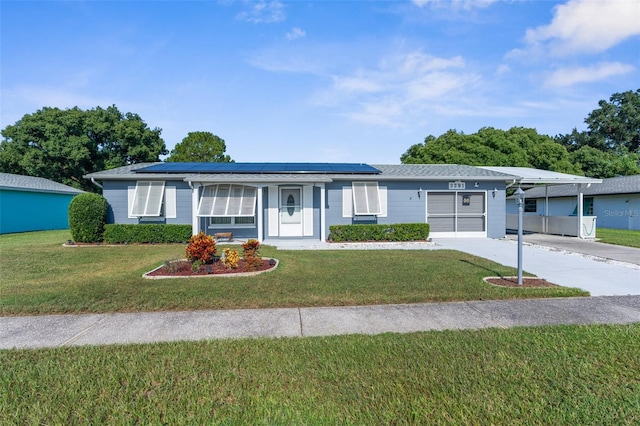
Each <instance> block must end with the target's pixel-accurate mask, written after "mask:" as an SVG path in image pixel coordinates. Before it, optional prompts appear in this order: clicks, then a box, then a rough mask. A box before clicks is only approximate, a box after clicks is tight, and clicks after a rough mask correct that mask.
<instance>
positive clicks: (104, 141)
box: [0, 105, 167, 191]
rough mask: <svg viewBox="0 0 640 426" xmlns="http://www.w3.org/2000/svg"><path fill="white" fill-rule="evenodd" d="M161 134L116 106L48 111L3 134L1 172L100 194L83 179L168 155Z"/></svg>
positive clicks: (30, 117)
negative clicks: (43, 179) (100, 172)
mask: <svg viewBox="0 0 640 426" xmlns="http://www.w3.org/2000/svg"><path fill="white" fill-rule="evenodd" d="M161 132H162V131H161V130H160V129H159V128H155V129H149V128H148V127H147V125H146V123H145V122H144V121H142V119H141V118H140V116H139V115H137V114H133V113H126V114H122V113H121V112H120V111H118V108H116V106H115V105H113V106H110V107H108V108H106V109H102V108H100V107H97V108H95V109H91V110H87V111H84V110H81V109H79V108H77V107H75V108H71V109H66V110H61V109H58V108H47V107H45V108H43V109H41V110H38V111H36V112H35V113H33V114H26V115H25V116H23V117H22V118H21V119H20V120H18V121H17V122H16V123H15V124H13V125H9V126H7V127H6V128H5V129H3V130H2V137H3V140H2V142H1V143H0V171H1V172H5V173H15V174H22V175H28V176H37V177H44V178H47V179H51V180H53V181H56V182H60V183H63V184H65V185H70V186H73V187H75V188H80V189H83V190H85V191H95V190H96V187H95V186H94V185H92V184H91V182H90V181H88V180H86V179H84V178H83V177H82V176H83V175H85V174H87V173H92V172H96V171H100V170H105V169H111V168H115V167H119V166H126V165H129V164H134V163H140V162H148V161H159V157H160V155H164V154H167V149H166V147H165V144H164V141H163V140H162V139H161V138H160V133H161Z"/></svg>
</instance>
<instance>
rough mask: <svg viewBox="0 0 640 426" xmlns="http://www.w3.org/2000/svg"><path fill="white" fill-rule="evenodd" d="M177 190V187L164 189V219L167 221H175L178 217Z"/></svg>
mask: <svg viewBox="0 0 640 426" xmlns="http://www.w3.org/2000/svg"><path fill="white" fill-rule="evenodd" d="M176 199H177V189H176V187H175V186H167V187H165V188H164V217H165V218H166V219H175V218H177V217H178V206H177V202H176Z"/></svg>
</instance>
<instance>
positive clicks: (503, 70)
mask: <svg viewBox="0 0 640 426" xmlns="http://www.w3.org/2000/svg"><path fill="white" fill-rule="evenodd" d="M509 72H511V67H509V65H507V64H500V65H499V66H498V68H497V69H496V74H498V75H504V74H507V73H509Z"/></svg>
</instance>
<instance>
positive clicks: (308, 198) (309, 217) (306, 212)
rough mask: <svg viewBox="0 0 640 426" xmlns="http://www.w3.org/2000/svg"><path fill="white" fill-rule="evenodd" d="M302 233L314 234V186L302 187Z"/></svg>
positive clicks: (305, 234)
mask: <svg viewBox="0 0 640 426" xmlns="http://www.w3.org/2000/svg"><path fill="white" fill-rule="evenodd" d="M302 222H303V231H302V235H304V236H305V237H308V236H310V235H313V186H309V185H305V186H303V187H302Z"/></svg>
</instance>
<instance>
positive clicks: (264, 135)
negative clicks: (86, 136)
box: [0, 0, 640, 164]
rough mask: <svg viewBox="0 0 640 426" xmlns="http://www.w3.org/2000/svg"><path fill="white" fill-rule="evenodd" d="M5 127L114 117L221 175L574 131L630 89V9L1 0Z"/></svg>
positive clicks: (634, 54) (607, 4) (475, 2)
mask: <svg viewBox="0 0 640 426" xmlns="http://www.w3.org/2000/svg"><path fill="white" fill-rule="evenodd" d="M0 14H1V26H2V28H1V43H2V45H1V52H0V55H1V57H0V59H1V73H2V74H1V76H0V77H1V82H0V84H1V86H0V92H1V95H2V99H1V115H0V118H1V122H0V125H1V127H2V128H4V127H6V126H7V125H9V124H13V123H15V122H16V121H17V120H19V119H20V118H21V117H22V116H23V115H24V114H29V113H33V112H35V111H37V110H38V109H40V108H42V107H45V106H49V107H59V108H70V107H74V106H78V107H80V108H83V109H89V108H94V107H96V106H101V107H107V106H109V105H112V104H115V105H116V106H117V107H118V108H119V109H120V111H122V112H135V113H137V114H139V115H140V116H141V117H142V118H143V120H145V122H146V123H147V124H148V125H149V127H151V128H154V127H159V128H161V129H162V137H163V139H164V140H165V142H166V144H167V147H168V148H169V149H171V148H173V147H174V146H175V144H176V143H178V142H180V141H181V140H182V139H183V138H184V137H185V136H186V135H187V133H188V132H190V131H209V132H212V133H213V134H215V135H218V136H219V137H221V138H222V139H224V140H225V141H226V143H227V154H229V155H230V156H231V157H232V158H233V159H234V160H236V161H302V162H309V161H310V162H366V163H372V164H376V163H389V164H394V163H399V161H400V160H399V158H400V155H402V153H404V152H405V151H406V150H407V149H408V148H409V147H410V146H411V145H413V144H416V143H421V142H423V141H424V138H425V137H426V136H428V135H434V136H438V135H440V134H442V133H444V132H445V131H447V130H449V129H457V130H460V131H464V132H466V133H473V132H475V131H477V130H478V129H480V128H481V127H487V126H492V127H496V128H502V129H507V128H510V127H512V126H524V127H533V128H536V129H537V130H538V131H539V132H540V133H544V134H549V135H552V136H553V135H556V134H559V133H569V132H571V130H572V129H573V128H574V127H576V128H578V130H584V129H585V125H584V119H585V118H586V116H587V114H588V113H589V112H591V111H592V110H594V109H595V108H597V107H598V101H599V100H601V99H609V97H610V95H611V94H613V93H615V92H622V91H626V90H636V89H638V88H639V87H640V2H637V1H636V0H607V1H595V0H571V1H559V2H555V1H538V0H535V1H524V0H523V1H494V0H457V1H433V0H415V1H295V2H294V1H240V0H237V1H233V0H221V1H189V2H186V1H184V2H174V1H136V2H130V1H102V2H95V1H69V2H62V1H45V2H36V1H15V2H14V1H4V0H3V1H2V2H1V3H0Z"/></svg>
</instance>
